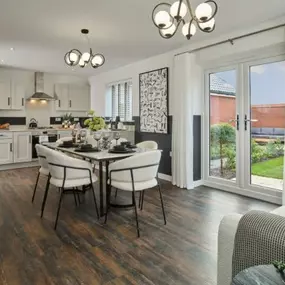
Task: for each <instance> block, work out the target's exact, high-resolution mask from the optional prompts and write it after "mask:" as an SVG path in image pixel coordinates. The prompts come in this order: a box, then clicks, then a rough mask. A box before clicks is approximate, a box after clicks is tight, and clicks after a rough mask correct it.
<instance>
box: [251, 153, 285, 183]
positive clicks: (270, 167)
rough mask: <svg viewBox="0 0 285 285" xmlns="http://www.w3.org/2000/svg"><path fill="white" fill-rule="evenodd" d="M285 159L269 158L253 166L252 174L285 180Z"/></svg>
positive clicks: (281, 157) (280, 157)
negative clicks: (284, 171) (284, 175)
mask: <svg viewBox="0 0 285 285" xmlns="http://www.w3.org/2000/svg"><path fill="white" fill-rule="evenodd" d="M283 168H284V157H283V156H279V157H275V158H269V159H268V160H263V161H260V162H256V163H253V164H252V167H251V174H253V175H257V176H262V177H269V178H276V179H282V180H283Z"/></svg>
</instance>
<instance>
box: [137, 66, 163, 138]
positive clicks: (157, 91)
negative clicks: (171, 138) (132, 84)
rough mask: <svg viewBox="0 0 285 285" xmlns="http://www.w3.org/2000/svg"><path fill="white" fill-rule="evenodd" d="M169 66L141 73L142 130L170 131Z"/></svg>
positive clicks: (154, 131)
mask: <svg viewBox="0 0 285 285" xmlns="http://www.w3.org/2000/svg"><path fill="white" fill-rule="evenodd" d="M168 92H169V91H168V67H165V68H161V69H157V70H152V71H148V72H145V73H141V74H140V75H139V96H140V97H139V98H140V99H139V100H140V131H141V132H147V133H160V134H167V133H168Z"/></svg>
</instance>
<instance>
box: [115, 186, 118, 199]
mask: <svg viewBox="0 0 285 285" xmlns="http://www.w3.org/2000/svg"><path fill="white" fill-rule="evenodd" d="M117 196H118V189H117V188H116V192H115V199H117Z"/></svg>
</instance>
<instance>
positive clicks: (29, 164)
mask: <svg viewBox="0 0 285 285" xmlns="http://www.w3.org/2000/svg"><path fill="white" fill-rule="evenodd" d="M35 166H39V162H38V161H37V160H36V161H31V162H23V163H12V164H4V165H1V166H0V171H1V170H10V169H18V168H25V167H35Z"/></svg>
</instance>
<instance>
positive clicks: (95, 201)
mask: <svg viewBox="0 0 285 285" xmlns="http://www.w3.org/2000/svg"><path fill="white" fill-rule="evenodd" d="M91 189H92V193H93V199H94V204H95V208H96V213H97V218H98V220H99V210H98V206H97V200H96V196H95V190H94V186H93V183H92V182H91Z"/></svg>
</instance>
